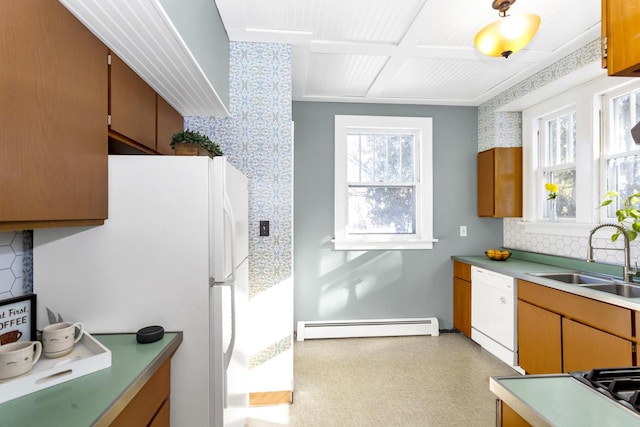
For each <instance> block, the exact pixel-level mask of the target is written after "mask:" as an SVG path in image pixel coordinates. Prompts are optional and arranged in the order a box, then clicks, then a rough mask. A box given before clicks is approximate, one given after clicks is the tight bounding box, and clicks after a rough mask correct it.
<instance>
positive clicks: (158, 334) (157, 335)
mask: <svg viewBox="0 0 640 427" xmlns="http://www.w3.org/2000/svg"><path fill="white" fill-rule="evenodd" d="M163 336H164V328H163V327H162V326H145V327H144V328H142V329H140V330H139V331H138V332H137V333H136V340H137V341H138V342H139V343H140V344H149V343H152V342H156V341H159V340H161V339H162V337H163Z"/></svg>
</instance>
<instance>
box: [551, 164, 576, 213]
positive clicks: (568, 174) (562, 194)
mask: <svg viewBox="0 0 640 427" xmlns="http://www.w3.org/2000/svg"><path fill="white" fill-rule="evenodd" d="M546 182H552V183H554V184H558V197H557V199H556V205H557V206H556V209H557V211H558V218H575V217H576V170H575V169H567V170H563V171H554V172H550V173H549V176H548V179H547V181H546ZM544 217H545V218H549V203H546V204H545V208H544Z"/></svg>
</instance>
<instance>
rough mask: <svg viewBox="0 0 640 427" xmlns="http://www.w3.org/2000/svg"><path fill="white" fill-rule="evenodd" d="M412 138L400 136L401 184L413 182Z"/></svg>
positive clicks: (410, 136)
mask: <svg viewBox="0 0 640 427" xmlns="http://www.w3.org/2000/svg"><path fill="white" fill-rule="evenodd" d="M414 156H415V153H414V136H413V135H402V177H401V180H402V181H403V182H414V170H413V168H414V164H415V157H414Z"/></svg>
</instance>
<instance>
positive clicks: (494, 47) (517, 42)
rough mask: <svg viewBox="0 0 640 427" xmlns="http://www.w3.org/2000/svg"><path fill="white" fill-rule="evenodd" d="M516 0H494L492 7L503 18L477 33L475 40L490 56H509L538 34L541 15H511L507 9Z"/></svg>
mask: <svg viewBox="0 0 640 427" xmlns="http://www.w3.org/2000/svg"><path fill="white" fill-rule="evenodd" d="M515 2H516V0H493V3H492V7H493V8H494V9H496V10H498V11H499V12H498V16H500V18H501V19H499V20H497V21H495V22H492V23H491V24H489V25H487V26H486V27H484V28H483V29H481V30H480V31H478V34H476V36H475V38H474V39H473V42H474V43H475V45H476V47H477V48H478V50H479V51H480V52H482V53H484V54H485V55H488V56H502V57H505V58H508V57H509V55H511V54H512V53H515V52H517V51H519V50H520V49H522V48H523V47H525V46H526V45H527V44H528V43H529V42H530V41H531V39H532V38H533V36H535V35H536V31H538V27H539V26H540V17H539V16H538V15H534V14H531V13H529V14H525V15H513V16H511V15H509V16H507V10H509V8H510V7H511V5H513V4H514V3H515Z"/></svg>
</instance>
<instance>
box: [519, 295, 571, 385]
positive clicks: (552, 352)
mask: <svg viewBox="0 0 640 427" xmlns="http://www.w3.org/2000/svg"><path fill="white" fill-rule="evenodd" d="M561 328H562V318H561V316H560V315H558V314H556V313H552V312H550V311H548V310H545V309H543V308H540V307H536V306H535V305H532V304H529V303H527V302H525V301H518V352H519V354H518V356H519V363H520V367H522V369H524V370H525V371H526V372H527V373H528V374H554V373H560V372H562V329H561Z"/></svg>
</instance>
